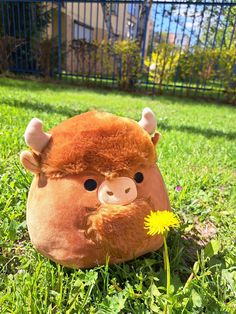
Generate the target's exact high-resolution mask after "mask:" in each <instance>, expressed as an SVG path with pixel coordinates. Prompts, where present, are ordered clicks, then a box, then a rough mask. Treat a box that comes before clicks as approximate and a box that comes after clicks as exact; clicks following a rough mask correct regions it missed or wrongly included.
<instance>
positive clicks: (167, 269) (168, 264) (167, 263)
mask: <svg viewBox="0 0 236 314" xmlns="http://www.w3.org/2000/svg"><path fill="white" fill-rule="evenodd" d="M164 250H165V253H164V254H165V263H166V294H167V295H169V293H170V260H169V254H168V247H167V243H166V236H164Z"/></svg>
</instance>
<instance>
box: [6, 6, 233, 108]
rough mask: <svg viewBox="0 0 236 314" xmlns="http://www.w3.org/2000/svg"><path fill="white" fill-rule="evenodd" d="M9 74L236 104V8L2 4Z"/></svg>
mask: <svg viewBox="0 0 236 314" xmlns="http://www.w3.org/2000/svg"><path fill="white" fill-rule="evenodd" d="M7 70H10V71H12V72H15V73H22V74H33V75H40V76H46V77H55V78H60V79H61V80H68V79H71V80H73V81H78V82H85V83H86V84H87V83H89V84H97V85H103V86H111V87H119V88H122V89H127V90H141V91H147V92H150V93H171V94H180V93H181V94H187V95H194V96H195V95H196V96H207V97H214V98H220V99H223V100H227V101H230V102H233V103H236V3H235V1H229V0H228V1H227V0H226V1H223V0H220V1H217V2H212V1H207V0H203V1H167V0H166V1H150V0H149V1H148V0H143V1H136V0H133V1H112V0H110V1H86V2H85V1H79V0H73V1H67V0H64V1H63V0H50V1H49V0H44V1H41V0H27V1H26V0H16V1H10V0H0V73H1V72H4V71H7Z"/></svg>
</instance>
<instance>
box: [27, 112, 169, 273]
mask: <svg viewBox="0 0 236 314" xmlns="http://www.w3.org/2000/svg"><path fill="white" fill-rule="evenodd" d="M48 133H49V134H50V135H51V137H50V140H49V142H48V144H47V146H46V147H45V148H44V149H43V150H42V152H38V153H34V152H23V154H22V156H21V161H22V164H23V165H24V166H25V167H26V168H27V169H30V170H31V171H32V172H33V173H34V174H35V177H34V180H33V183H32V185H31V188H30V192H29V197H28V203H27V225H28V229H29V233H30V237H31V240H32V243H33V244H34V246H35V247H36V248H37V249H38V251H39V252H41V253H42V254H43V255H45V256H47V257H48V258H50V259H52V260H54V261H56V262H59V263H61V264H63V265H65V266H69V267H80V268H83V267H92V266H95V265H98V264H103V263H105V262H106V259H107V258H108V257H109V262H110V263H118V262H122V261H127V260H130V259H133V258H135V257H138V256H140V255H142V254H145V253H148V252H150V251H152V250H156V249H158V248H159V247H160V246H161V245H162V242H163V241H162V237H161V236H159V235H157V236H154V237H150V236H148V235H147V233H146V230H145V229H144V218H145V216H146V215H147V214H149V213H150V210H170V204H169V200H168V196H167V193H166V189H165V185H164V182H163V179H162V177H161V174H160V171H159V169H158V168H157V166H156V164H155V161H156V153H155V143H156V142H157V140H158V138H159V135H158V134H156V135H154V136H153V137H151V136H150V135H149V134H148V133H147V132H146V131H145V130H144V129H142V128H141V127H140V125H139V124H138V123H137V122H135V121H132V120H129V119H126V118H121V117H117V116H114V115H112V114H107V113H98V112H95V111H93V112H88V113H85V114H81V115H79V116H76V117H74V118H71V119H69V120H66V121H64V122H62V123H61V124H59V125H58V126H57V127H55V128H53V129H52V130H51V131H49V132H48ZM30 139H31V137H30ZM37 147H39V146H37ZM137 172H141V173H142V174H143V177H144V180H143V182H141V183H137V182H135V180H134V177H135V173H137ZM118 176H119V177H123V178H124V179H125V178H128V180H127V182H130V181H132V182H134V183H135V185H134V186H135V189H137V194H136V195H137V197H136V198H135V199H133V200H132V201H131V202H129V203H128V204H126V205H114V204H111V203H110V204H102V203H101V202H100V200H99V197H98V188H99V187H100V186H101V184H103V183H104V182H106V180H115V179H116V178H117V177H118ZM88 179H94V180H96V182H97V188H96V189H95V190H92V191H87V190H86V189H85V186H84V183H85V182H86V180H88ZM110 182H111V181H110Z"/></svg>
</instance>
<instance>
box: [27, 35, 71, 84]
mask: <svg viewBox="0 0 236 314" xmlns="http://www.w3.org/2000/svg"><path fill="white" fill-rule="evenodd" d="M32 51H33V56H34V59H35V62H36V67H37V69H39V70H40V71H41V74H42V75H43V76H44V77H46V78H48V77H50V76H55V72H56V71H58V61H59V59H58V38H57V37H53V38H44V39H42V40H40V41H39V40H38V39H36V40H33V41H32ZM68 52H69V50H68V49H67V50H66V44H65V43H62V44H61V49H60V58H61V65H62V67H63V65H64V63H65V61H66V55H67V53H68Z"/></svg>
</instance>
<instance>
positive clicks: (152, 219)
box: [144, 210, 180, 236]
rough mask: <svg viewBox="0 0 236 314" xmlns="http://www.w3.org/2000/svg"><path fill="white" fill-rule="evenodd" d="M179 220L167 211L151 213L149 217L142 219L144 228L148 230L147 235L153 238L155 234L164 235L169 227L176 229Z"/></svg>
mask: <svg viewBox="0 0 236 314" xmlns="http://www.w3.org/2000/svg"><path fill="white" fill-rule="evenodd" d="M179 224H180V221H179V219H178V218H177V217H176V215H175V214H174V213H172V212H169V211H167V210H163V211H156V212H153V211H151V213H150V215H148V216H147V217H145V219H144V228H145V229H147V230H148V232H147V234H149V235H151V236H154V235H155V234H162V235H163V234H164V233H165V232H167V231H169V230H170V228H171V227H178V226H179Z"/></svg>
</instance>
